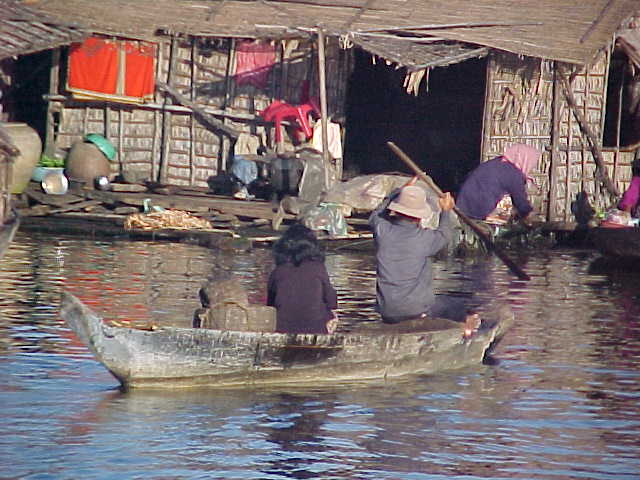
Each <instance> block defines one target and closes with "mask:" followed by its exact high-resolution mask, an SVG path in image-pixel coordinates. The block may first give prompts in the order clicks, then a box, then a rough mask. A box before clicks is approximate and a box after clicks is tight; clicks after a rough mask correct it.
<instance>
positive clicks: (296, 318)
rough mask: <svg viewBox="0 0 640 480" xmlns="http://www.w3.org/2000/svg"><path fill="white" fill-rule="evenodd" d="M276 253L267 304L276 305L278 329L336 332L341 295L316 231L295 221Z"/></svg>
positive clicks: (284, 235)
mask: <svg viewBox="0 0 640 480" xmlns="http://www.w3.org/2000/svg"><path fill="white" fill-rule="evenodd" d="M273 256H274V261H275V264H276V267H275V269H274V270H273V271H272V272H271V274H270V275H269V281H268V285H267V305H270V306H273V307H276V310H277V321H276V331H277V332H281V333H333V332H334V331H335V329H336V327H337V323H338V320H337V317H336V316H335V314H334V312H333V310H335V309H336V308H338V298H337V295H336V291H335V289H334V288H333V286H332V285H331V281H330V280H329V274H328V273H327V269H326V267H325V265H324V252H323V251H322V249H321V247H320V244H319V242H318V239H317V238H316V235H315V234H314V233H313V231H312V230H311V229H309V228H307V227H305V226H304V225H302V224H299V223H296V224H293V225H291V226H290V227H289V228H288V229H287V230H286V232H285V233H284V234H283V235H282V237H280V239H279V240H278V241H277V242H276V244H275V245H274V248H273Z"/></svg>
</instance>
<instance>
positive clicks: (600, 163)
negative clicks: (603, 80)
mask: <svg viewBox="0 0 640 480" xmlns="http://www.w3.org/2000/svg"><path fill="white" fill-rule="evenodd" d="M558 73H559V75H558V76H559V78H560V81H561V83H562V87H563V90H564V95H565V97H566V99H567V103H568V104H569V106H570V107H571V111H572V112H573V114H574V116H575V117H576V120H577V121H578V124H579V125H580V129H581V130H582V133H583V134H584V135H585V136H586V137H587V140H588V143H589V148H590V149H591V154H592V155H593V160H594V161H595V163H596V167H597V175H598V176H599V177H600V179H601V180H602V183H603V184H604V186H605V187H606V189H607V190H608V191H609V193H610V194H611V195H613V196H615V197H619V196H620V192H618V189H617V188H616V186H615V185H614V184H613V182H612V181H611V179H610V178H609V175H608V174H607V170H606V168H605V165H604V159H603V158H602V152H601V151H600V148H599V147H598V140H597V138H596V136H595V134H594V133H593V131H592V130H591V128H590V127H589V124H588V123H587V120H586V119H585V118H584V115H583V114H582V112H581V111H580V110H579V108H578V104H577V102H576V99H575V97H574V96H573V92H572V90H571V85H570V84H569V81H568V80H567V77H566V75H564V74H563V73H561V72H558Z"/></svg>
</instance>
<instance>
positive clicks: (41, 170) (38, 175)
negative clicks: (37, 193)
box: [31, 167, 64, 182]
mask: <svg viewBox="0 0 640 480" xmlns="http://www.w3.org/2000/svg"><path fill="white" fill-rule="evenodd" d="M63 171H64V168H62V167H35V168H34V169H33V172H32V173H31V180H33V181H34V182H41V181H42V180H43V179H44V177H45V176H46V175H47V174H48V173H52V172H53V173H62V172H63Z"/></svg>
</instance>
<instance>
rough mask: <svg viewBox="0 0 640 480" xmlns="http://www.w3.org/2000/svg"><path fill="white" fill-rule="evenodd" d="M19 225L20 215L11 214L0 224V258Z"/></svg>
mask: <svg viewBox="0 0 640 480" xmlns="http://www.w3.org/2000/svg"><path fill="white" fill-rule="evenodd" d="M19 225H20V217H18V216H17V215H16V216H13V217H11V218H9V219H8V220H7V221H6V222H5V223H2V224H0V259H2V257H3V256H4V252H5V251H6V249H7V248H8V247H9V244H10V243H11V241H12V240H13V236H14V234H15V233H16V230H18V226H19Z"/></svg>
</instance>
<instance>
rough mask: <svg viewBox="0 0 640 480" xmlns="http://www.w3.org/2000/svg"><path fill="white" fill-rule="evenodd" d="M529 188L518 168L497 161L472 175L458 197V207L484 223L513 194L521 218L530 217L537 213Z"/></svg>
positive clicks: (483, 165)
mask: <svg viewBox="0 0 640 480" xmlns="http://www.w3.org/2000/svg"><path fill="white" fill-rule="evenodd" d="M526 186H527V185H526V179H525V176H524V175H523V173H522V172H521V171H520V169H518V167H516V166H515V165H513V164H512V163H510V162H505V161H503V160H502V157H496V158H493V159H491V160H489V161H487V162H484V163H481V164H480V165H478V166H477V167H476V168H475V169H474V170H473V171H471V173H469V175H468V176H467V178H466V179H465V181H464V183H463V184H462V187H460V191H459V192H458V196H457V197H456V207H458V209H459V210H460V211H461V212H462V213H464V214H466V215H467V216H469V217H471V218H475V219H479V220H484V219H485V218H486V217H487V215H489V214H490V213H491V212H492V211H493V210H494V209H495V208H496V205H498V202H499V201H500V200H501V199H502V197H504V196H505V195H507V194H509V195H510V196H511V200H512V202H513V206H514V207H515V208H516V210H517V211H518V214H519V215H520V216H521V217H526V216H527V215H529V213H530V212H531V210H533V207H531V204H530V203H529V200H528V198H527V189H526Z"/></svg>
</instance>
